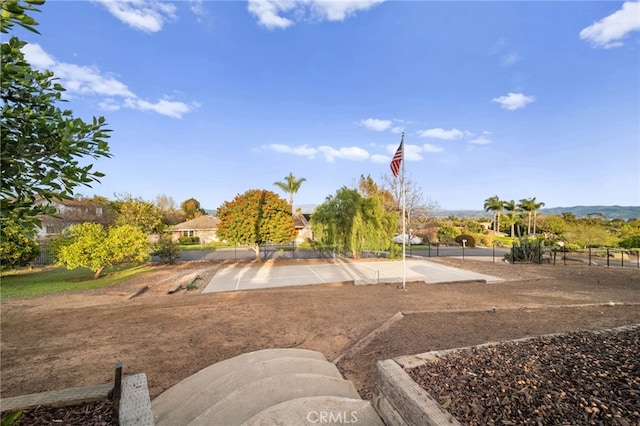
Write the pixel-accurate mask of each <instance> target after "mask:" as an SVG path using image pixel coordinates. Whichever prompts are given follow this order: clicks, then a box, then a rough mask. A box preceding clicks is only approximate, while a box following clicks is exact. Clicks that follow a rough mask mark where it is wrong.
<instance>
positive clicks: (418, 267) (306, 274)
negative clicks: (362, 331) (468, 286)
mask: <svg viewBox="0 0 640 426" xmlns="http://www.w3.org/2000/svg"><path fill="white" fill-rule="evenodd" d="M477 280H484V281H486V282H498V281H501V279H500V278H496V277H493V276H490V275H484V274H479V273H475V272H471V271H466V270H463V269H458V268H452V267H450V266H445V265H440V264H438V263H433V262H429V261H428V260H423V259H415V258H413V259H407V260H406V282H416V281H421V282H425V283H427V284H435V283H442V282H457V281H477ZM336 282H353V283H354V284H355V285H362V284H381V283H401V282H402V261H401V260H381V261H377V262H348V261H343V262H340V261H338V262H337V263H334V264H326V265H287V266H272V265H264V266H245V267H239V266H235V267H228V268H225V269H223V270H221V271H218V273H216V274H215V275H214V277H213V278H212V279H211V281H210V282H209V284H208V285H207V286H206V287H205V289H204V290H203V291H202V292H203V293H215V292H223V291H243V290H252V289H260V288H270V287H286V286H296V285H313V284H328V283H336Z"/></svg>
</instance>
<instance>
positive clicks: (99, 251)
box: [54, 222, 149, 279]
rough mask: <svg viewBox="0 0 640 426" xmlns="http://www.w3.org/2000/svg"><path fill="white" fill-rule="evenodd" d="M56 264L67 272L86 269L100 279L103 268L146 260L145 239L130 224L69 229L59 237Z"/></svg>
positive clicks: (85, 225) (83, 224) (73, 227)
mask: <svg viewBox="0 0 640 426" xmlns="http://www.w3.org/2000/svg"><path fill="white" fill-rule="evenodd" d="M61 238H62V239H63V240H64V243H62V244H54V245H56V246H57V247H58V251H57V253H56V254H55V256H56V265H58V266H64V267H66V268H67V269H75V268H78V267H85V268H89V269H90V270H91V271H92V272H93V273H94V276H93V277H94V278H96V279H97V278H99V277H100V275H101V274H102V271H104V269H105V268H108V267H111V266H114V265H119V264H123V263H131V264H140V263H143V262H144V261H146V260H147V259H148V258H149V242H148V241H147V236H146V235H145V234H144V232H142V231H141V230H140V229H139V228H137V227H135V226H132V225H122V226H115V227H111V228H109V229H105V228H104V227H103V226H102V225H100V224H97V223H88V222H87V223H81V224H78V225H73V226H71V227H69V229H68V230H67V232H66V233H65V234H64V235H63V236H62V237H61Z"/></svg>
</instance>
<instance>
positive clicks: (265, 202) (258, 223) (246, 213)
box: [217, 189, 295, 259]
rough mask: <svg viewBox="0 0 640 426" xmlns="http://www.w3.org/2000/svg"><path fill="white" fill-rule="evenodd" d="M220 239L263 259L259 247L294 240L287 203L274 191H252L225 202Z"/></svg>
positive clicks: (221, 209)
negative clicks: (248, 250) (246, 249)
mask: <svg viewBox="0 0 640 426" xmlns="http://www.w3.org/2000/svg"><path fill="white" fill-rule="evenodd" d="M217 217H218V219H220V223H219V224H218V230H217V235H218V238H220V239H221V240H225V241H227V242H229V243H233V244H242V245H248V246H249V247H250V248H251V249H252V250H253V251H254V252H255V253H256V259H260V245H261V244H264V243H288V242H291V241H292V240H293V239H294V238H295V228H294V226H293V216H292V215H291V210H290V209H289V205H288V204H287V202H286V201H285V200H284V199H282V198H280V197H279V196H278V194H276V193H275V192H272V191H266V190H262V189H252V190H249V191H247V192H245V193H244V194H241V195H237V196H236V197H235V198H234V199H233V200H232V201H225V202H224V203H223V204H222V205H221V206H220V207H218V210H217Z"/></svg>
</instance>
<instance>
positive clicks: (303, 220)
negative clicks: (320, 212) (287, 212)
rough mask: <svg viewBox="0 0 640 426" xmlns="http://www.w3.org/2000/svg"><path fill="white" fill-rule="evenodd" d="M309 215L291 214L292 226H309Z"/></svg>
mask: <svg viewBox="0 0 640 426" xmlns="http://www.w3.org/2000/svg"><path fill="white" fill-rule="evenodd" d="M310 218H311V215H308V214H299V213H297V214H296V215H294V216H293V226H294V228H296V229H297V228H306V227H307V226H309V219H310Z"/></svg>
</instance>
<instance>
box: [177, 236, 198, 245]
mask: <svg viewBox="0 0 640 426" xmlns="http://www.w3.org/2000/svg"><path fill="white" fill-rule="evenodd" d="M178 242H179V243H180V244H182V245H188V244H200V237H180V238H179V239H178Z"/></svg>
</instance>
